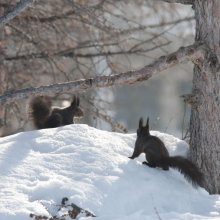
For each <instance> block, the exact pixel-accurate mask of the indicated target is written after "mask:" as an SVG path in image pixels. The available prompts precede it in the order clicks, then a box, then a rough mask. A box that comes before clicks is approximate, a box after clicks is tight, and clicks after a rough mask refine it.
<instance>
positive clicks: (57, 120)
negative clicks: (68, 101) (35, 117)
mask: <svg viewBox="0 0 220 220" xmlns="http://www.w3.org/2000/svg"><path fill="white" fill-rule="evenodd" d="M60 126H62V116H61V115H60V114H59V113H55V114H52V115H51V116H50V117H49V118H48V119H47V122H46V128H56V127H60Z"/></svg>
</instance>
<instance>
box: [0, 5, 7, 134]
mask: <svg viewBox="0 0 220 220" xmlns="http://www.w3.org/2000/svg"><path fill="white" fill-rule="evenodd" d="M3 14H4V9H3V8H2V7H0V16H2V15H3ZM4 45H5V44H4V31H3V28H0V95H3V94H4V93H5V89H6V80H7V77H6V72H5V65H4ZM4 118H5V110H4V109H3V108H2V106H0V137H2V136H3V130H4V129H3V128H4Z"/></svg>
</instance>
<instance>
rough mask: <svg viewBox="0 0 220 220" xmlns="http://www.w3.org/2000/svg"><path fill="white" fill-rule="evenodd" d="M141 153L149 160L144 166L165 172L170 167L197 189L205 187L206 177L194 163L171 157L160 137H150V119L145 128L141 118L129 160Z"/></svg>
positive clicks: (182, 158)
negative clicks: (157, 168) (158, 168)
mask: <svg viewBox="0 0 220 220" xmlns="http://www.w3.org/2000/svg"><path fill="white" fill-rule="evenodd" d="M141 153H145V156H146V159H147V162H146V161H144V162H142V164H145V165H147V166H149V167H152V168H156V167H160V168H163V170H169V167H173V168H176V169H178V170H179V171H180V172H181V173H182V174H183V175H184V177H185V178H186V179H187V180H188V181H189V182H191V183H192V185H193V186H194V187H195V188H197V187H198V186H201V187H202V186H203V182H204V176H203V174H202V173H201V171H200V170H199V168H198V167H197V166H196V165H195V164H194V163H192V162H191V161H190V160H188V159H186V158H184V157H181V156H174V157H170V156H169V152H168V150H167V148H166V147H165V145H164V143H163V142H162V141H161V140H160V139H159V138H158V137H156V136H153V135H150V131H149V117H148V118H147V124H146V126H143V118H142V117H141V118H140V121H139V128H138V129H137V140H136V142H135V149H134V152H133V155H132V156H131V157H129V158H130V159H134V158H136V157H138V156H139V155H140V154H141Z"/></svg>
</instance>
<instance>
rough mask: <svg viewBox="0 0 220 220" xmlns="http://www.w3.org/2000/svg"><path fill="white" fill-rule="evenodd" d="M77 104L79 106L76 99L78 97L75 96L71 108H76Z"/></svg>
mask: <svg viewBox="0 0 220 220" xmlns="http://www.w3.org/2000/svg"><path fill="white" fill-rule="evenodd" d="M76 104H77V98H76V96H75V95H74V96H73V101H72V102H71V107H73V108H74V107H75V106H76Z"/></svg>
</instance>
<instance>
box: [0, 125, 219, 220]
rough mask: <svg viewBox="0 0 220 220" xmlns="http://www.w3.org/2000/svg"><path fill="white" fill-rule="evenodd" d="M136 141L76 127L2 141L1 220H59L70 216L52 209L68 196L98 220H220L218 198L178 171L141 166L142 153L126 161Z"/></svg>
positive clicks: (177, 150) (181, 149)
mask: <svg viewBox="0 0 220 220" xmlns="http://www.w3.org/2000/svg"><path fill="white" fill-rule="evenodd" d="M151 133H152V134H154V135H156V136H158V137H159V138H160V139H161V140H163V141H164V142H165V145H166V147H167V148H168V150H169V152H170V154H171V155H182V156H185V157H186V156H187V155H188V145H187V144H186V143H185V142H184V141H181V140H179V139H177V138H175V137H173V136H171V135H167V134H162V133H159V132H156V131H155V132H151ZM135 140H136V134H118V133H113V132H107V131H102V130H98V129H95V128H92V127H89V126H87V125H77V124H74V125H69V126H65V127H59V128H54V129H44V130H38V131H30V132H24V133H19V134H15V135H12V136H8V137H5V138H1V139H0V167H1V170H0V176H1V179H0V220H3V219H7V220H27V219H30V217H29V214H30V213H34V214H36V215H47V216H49V214H48V212H47V211H46V209H45V207H47V208H48V210H49V212H50V213H51V214H52V215H57V216H61V215H62V214H65V213H66V212H67V210H66V209H65V208H63V209H61V210H60V212H59V213H57V212H58V207H56V206H54V205H55V204H60V203H61V200H62V198H63V197H68V198H69V201H68V202H67V204H71V203H75V204H76V205H78V206H80V207H82V208H84V209H87V210H88V211H91V212H92V213H94V214H95V215H96V216H98V217H97V218H96V219H97V220H113V219H114V220H125V219H126V220H139V219H140V220H142V219H143V220H145V219H146V220H151V219H159V216H160V218H161V219H162V220H166V219H186V220H191V219H220V216H219V213H220V196H219V195H209V194H208V193H207V192H206V191H205V190H204V189H203V188H199V189H198V190H197V189H194V188H193V187H192V186H191V185H190V183H188V182H187V181H186V180H185V179H184V177H183V176H182V175H181V174H180V173H179V172H178V171H176V170H174V169H170V170H169V171H164V170H162V169H153V168H149V167H147V166H144V165H142V164H141V162H142V161H144V160H145V157H144V154H142V155H141V156H140V157H139V158H137V159H135V160H130V159H128V156H131V155H132V153H133V148H134V144H135ZM42 204H44V206H43V205H42ZM157 213H158V214H157ZM158 215H159V216H158ZM67 219H69V218H67ZM80 219H84V218H83V217H82V218H80ZM85 219H93V218H91V217H90V218H85Z"/></svg>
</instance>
